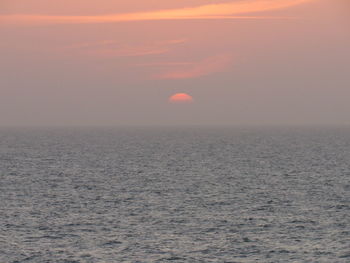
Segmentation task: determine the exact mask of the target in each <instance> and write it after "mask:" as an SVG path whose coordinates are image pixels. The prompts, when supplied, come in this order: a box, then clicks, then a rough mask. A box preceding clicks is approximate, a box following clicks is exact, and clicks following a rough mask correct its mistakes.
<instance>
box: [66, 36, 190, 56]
mask: <svg viewBox="0 0 350 263" xmlns="http://www.w3.org/2000/svg"><path fill="white" fill-rule="evenodd" d="M185 42H187V39H184V38H181V39H170V40H164V41H156V42H153V43H150V44H144V45H136V46H135V45H121V44H120V42H118V41H113V40H104V41H99V42H87V43H78V44H74V45H70V46H66V47H64V48H63V49H62V50H64V51H67V50H71V51H76V52H79V53H81V54H83V55H90V56H97V57H139V56H149V55H157V54H163V53H167V52H169V51H170V50H171V49H172V48H173V47H174V46H176V45H181V44H184V43H185Z"/></svg>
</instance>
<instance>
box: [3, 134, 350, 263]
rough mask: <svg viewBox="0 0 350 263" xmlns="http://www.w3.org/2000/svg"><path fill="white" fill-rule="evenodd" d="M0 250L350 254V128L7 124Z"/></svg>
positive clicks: (63, 254) (141, 258) (276, 258)
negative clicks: (23, 126)
mask: <svg viewBox="0 0 350 263" xmlns="http://www.w3.org/2000/svg"><path fill="white" fill-rule="evenodd" d="M0 262H1V263H8V262H9V263H15V262H18V263H19V262H28V263H31V262H38V263H41V262H62V263H63V262H66V263H68V262H70V263H73V262H76V263H78V262H82V263H83V262H87V263H89V262H98V263H99V262H105V263H113V262H191V263H192V262H193V263H196V262H198V263H199V262H242V263H243V262H325V263H330V262H350V129H345V128H342V129H341V128H338V129H337V128H323V129H321V128H319V129H316V128H298V129H287V128H285V129H282V128H275V129H267V128H261V129H258V128H251V129H243V128H242V129H234V128H216V129H214V128H213V129H210V128H152V129H151V128H129V129H126V128H123V129H117V128H115V129H107V128H105V129H102V128H101V129H97V128H96V129H88V128H79V129H78V128H77V129H73V128H70V129H68V128H67V129H52V128H51V129H22V130H20V129H1V130H0Z"/></svg>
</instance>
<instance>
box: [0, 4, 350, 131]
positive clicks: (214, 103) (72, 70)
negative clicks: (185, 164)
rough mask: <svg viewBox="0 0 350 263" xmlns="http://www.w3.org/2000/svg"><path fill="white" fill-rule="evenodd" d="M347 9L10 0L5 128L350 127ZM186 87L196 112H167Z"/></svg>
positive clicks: (0, 78) (5, 31)
mask: <svg viewBox="0 0 350 263" xmlns="http://www.w3.org/2000/svg"><path fill="white" fill-rule="evenodd" d="M348 8H349V4H348V3H347V2H346V0H226V1H225V0H222V1H220V0H217V1H209V0H187V1H185V0H177V1H175V0H174V1H172V0H169V1H160V0H129V1H124V0H117V1H115V0H114V1H112V0H101V1H96V0H85V1H82V0H69V1H68V0H62V1H57V2H55V4H52V2H49V1H43V0H26V1H20V0H3V1H2V2H1V4H0V34H1V35H2V36H3V37H2V41H1V43H0V55H1V57H2V60H1V61H0V126H1V125H12V124H13V125H20V124H24V125H31V124H33V125H36V124H38V125H39V124H47V125H50V124H67V125H69V124H91V125H95V124H100V125H114V124H172V123H179V124H195V123H196V122H198V123H199V124H230V125H231V124H232V125H234V124H245V123H246V124H259V123H260V124H261V123H262V124H265V123H272V124H275V123H277V124H285V123H286V124H290V123H313V122H314V123H346V122H347V121H348V118H347V116H348V115H350V106H348V105H350V102H349V101H348V100H347V98H348V97H349V96H350V92H349V84H350V81H349V77H348V69H349V65H350V62H349V61H350V59H349V54H350V52H349V46H350V34H349V31H348V26H349V17H348V16H347V15H348V13H347V12H345V10H349V11H350V9H348ZM183 92H186V93H190V94H191V95H192V96H193V97H194V99H195V103H193V105H192V106H191V108H189V107H187V108H186V112H181V110H179V109H175V108H174V107H170V108H168V106H167V103H168V102H167V99H168V98H169V96H171V95H172V94H175V93H183ZM325 105H328V106H325Z"/></svg>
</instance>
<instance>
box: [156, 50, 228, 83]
mask: <svg viewBox="0 0 350 263" xmlns="http://www.w3.org/2000/svg"><path fill="white" fill-rule="evenodd" d="M231 64H232V57H231V55H218V56H214V57H209V58H207V59H204V60H202V61H200V62H197V63H189V65H190V67H186V68H183V69H179V70H172V71H168V72H165V73H162V74H159V75H155V76H154V77H153V78H154V79H191V78H199V77H202V76H207V75H210V74H213V73H217V72H222V71H224V70H225V69H227V68H228V67H229V66H230V65H231Z"/></svg>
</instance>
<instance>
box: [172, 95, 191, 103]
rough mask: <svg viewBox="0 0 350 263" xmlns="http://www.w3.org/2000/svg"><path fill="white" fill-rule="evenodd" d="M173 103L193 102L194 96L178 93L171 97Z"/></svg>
mask: <svg viewBox="0 0 350 263" xmlns="http://www.w3.org/2000/svg"><path fill="white" fill-rule="evenodd" d="M169 102H171V103H191V102H193V98H192V96H190V95H188V94H186V93H177V94H174V95H173V96H171V97H170V98H169Z"/></svg>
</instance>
